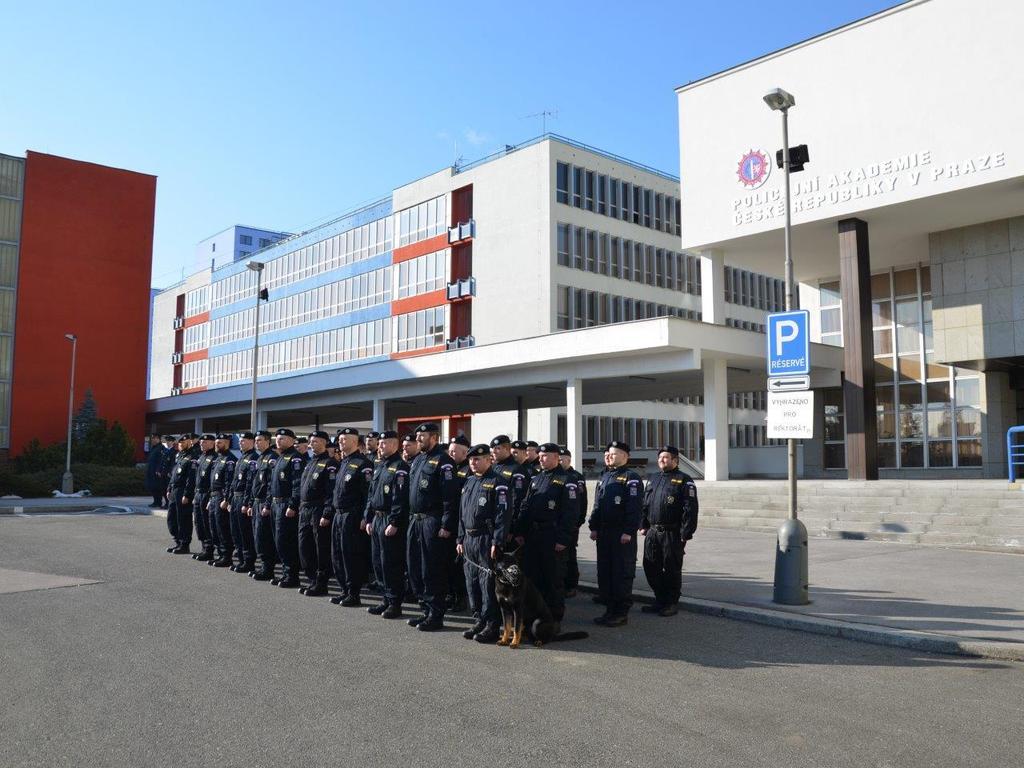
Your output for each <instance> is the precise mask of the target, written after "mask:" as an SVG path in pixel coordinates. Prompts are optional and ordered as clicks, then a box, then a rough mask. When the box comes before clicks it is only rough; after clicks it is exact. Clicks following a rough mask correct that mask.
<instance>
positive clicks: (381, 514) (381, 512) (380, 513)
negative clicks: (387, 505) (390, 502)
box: [373, 509, 388, 517]
mask: <svg viewBox="0 0 1024 768" xmlns="http://www.w3.org/2000/svg"><path fill="white" fill-rule="evenodd" d="M387 513H388V511H387V510H386V509H375V510H373V514H375V515H376V516H377V517H384V515H386V514H387Z"/></svg>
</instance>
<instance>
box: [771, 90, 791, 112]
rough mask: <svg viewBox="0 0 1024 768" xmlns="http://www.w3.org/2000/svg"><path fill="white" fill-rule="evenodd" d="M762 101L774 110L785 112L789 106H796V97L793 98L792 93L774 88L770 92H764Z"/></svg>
mask: <svg viewBox="0 0 1024 768" xmlns="http://www.w3.org/2000/svg"><path fill="white" fill-rule="evenodd" d="M764 103H765V104H767V105H768V106H769V107H771V108H772V109H774V110H776V111H782V112H785V111H786V110H787V109H789V108H790V107H795V106H796V99H795V98H793V94H791V93H787V92H786V91H784V90H782V89H781V88H776V89H775V90H774V91H772V92H771V93H768V94H765V97H764Z"/></svg>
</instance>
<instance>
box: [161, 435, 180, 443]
mask: <svg viewBox="0 0 1024 768" xmlns="http://www.w3.org/2000/svg"><path fill="white" fill-rule="evenodd" d="M160 439H161V440H163V441H164V442H165V443H166V442H167V441H168V440H177V438H176V437H175V436H174V435H164V436H163V437H162V438H160Z"/></svg>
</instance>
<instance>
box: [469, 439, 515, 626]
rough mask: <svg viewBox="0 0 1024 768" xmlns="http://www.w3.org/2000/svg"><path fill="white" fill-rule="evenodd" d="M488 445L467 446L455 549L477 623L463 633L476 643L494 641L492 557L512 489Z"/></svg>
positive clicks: (502, 533) (495, 556) (502, 536)
mask: <svg viewBox="0 0 1024 768" xmlns="http://www.w3.org/2000/svg"><path fill="white" fill-rule="evenodd" d="M492 462H493V459H492V458H491V453H490V450H489V447H488V446H487V445H484V444H483V443H481V444H480V445H474V446H473V447H472V448H471V449H470V450H469V466H470V469H471V471H472V472H471V474H470V475H469V477H468V478H467V479H466V482H465V484H464V485H463V486H462V493H461V499H460V503H459V535H458V544H457V547H458V553H459V554H460V555H462V556H463V557H465V559H466V561H465V564H464V569H465V574H464V578H465V581H466V591H467V592H468V593H469V607H470V608H471V609H472V611H473V615H475V616H477V620H476V623H475V624H474V625H473V626H472V627H470V628H469V629H467V630H466V631H465V632H463V633H462V636H463V637H464V638H466V639H467V640H476V641H477V642H478V643H493V642H496V641H497V639H498V636H499V632H498V624H499V623H500V622H501V615H500V611H499V609H498V600H497V598H496V597H495V594H494V571H493V570H492V568H493V565H494V561H495V560H497V559H498V557H499V556H500V555H501V545H502V543H503V542H504V541H505V526H506V525H507V524H508V519H509V514H508V512H509V502H510V499H511V493H510V492H509V487H508V484H507V483H505V482H504V481H503V478H501V477H500V476H499V475H498V474H497V473H496V472H495V471H494V469H493V467H492V466H491V464H492Z"/></svg>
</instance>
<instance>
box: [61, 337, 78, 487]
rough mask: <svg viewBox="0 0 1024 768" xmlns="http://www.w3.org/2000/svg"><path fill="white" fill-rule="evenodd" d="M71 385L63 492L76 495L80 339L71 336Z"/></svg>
mask: <svg viewBox="0 0 1024 768" xmlns="http://www.w3.org/2000/svg"><path fill="white" fill-rule="evenodd" d="M69 340H70V341H71V385H70V387H69V388H68V445H67V456H66V458H65V461H64V477H62V478H61V492H62V493H74V477H73V476H72V474H71V422H72V419H73V418H74V409H75V357H76V356H77V352H78V337H77V336H71V337H70V339H69Z"/></svg>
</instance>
